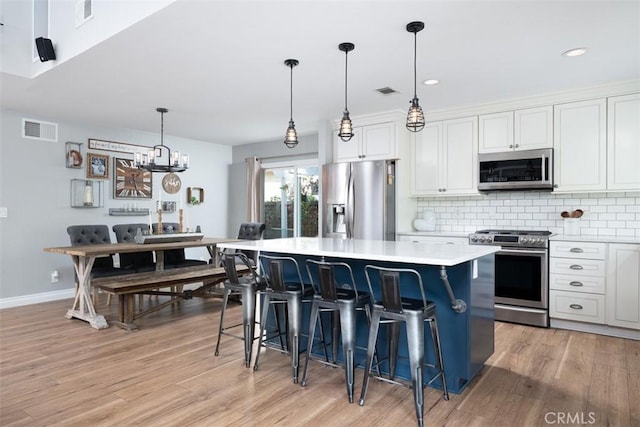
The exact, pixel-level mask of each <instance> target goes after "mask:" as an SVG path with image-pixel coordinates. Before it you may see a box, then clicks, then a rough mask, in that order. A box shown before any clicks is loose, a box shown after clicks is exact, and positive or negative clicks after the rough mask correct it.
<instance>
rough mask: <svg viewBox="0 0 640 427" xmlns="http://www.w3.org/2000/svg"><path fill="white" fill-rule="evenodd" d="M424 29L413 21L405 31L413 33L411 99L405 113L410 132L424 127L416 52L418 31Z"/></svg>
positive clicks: (419, 23)
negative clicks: (419, 96)
mask: <svg viewBox="0 0 640 427" xmlns="http://www.w3.org/2000/svg"><path fill="white" fill-rule="evenodd" d="M423 29H424V22H420V21H414V22H410V23H408V24H407V31H408V32H410V33H413V99H412V100H411V101H409V102H411V106H410V107H409V112H408V113H407V129H409V130H410V131H411V132H420V131H421V130H422V129H424V113H423V112H422V107H420V104H419V102H418V101H419V100H418V90H417V84H416V81H417V78H418V77H417V67H416V62H417V56H418V55H417V54H418V33H419V32H420V31H422V30H423Z"/></svg>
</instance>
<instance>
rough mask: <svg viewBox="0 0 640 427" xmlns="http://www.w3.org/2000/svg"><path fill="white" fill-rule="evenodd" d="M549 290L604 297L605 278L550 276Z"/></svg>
mask: <svg viewBox="0 0 640 427" xmlns="http://www.w3.org/2000/svg"><path fill="white" fill-rule="evenodd" d="M549 289H556V290H559V291H569V292H585V293H589V294H602V295H604V277H589V276H576V275H573V274H571V275H570V274H550V275H549Z"/></svg>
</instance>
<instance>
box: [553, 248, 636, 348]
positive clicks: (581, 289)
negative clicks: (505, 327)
mask: <svg viewBox="0 0 640 427" xmlns="http://www.w3.org/2000/svg"><path fill="white" fill-rule="evenodd" d="M549 317H550V318H551V324H552V326H554V319H560V320H563V321H564V320H569V321H574V322H575V321H577V322H588V323H589V324H595V325H600V326H598V327H599V328H602V329H598V330H593V332H598V333H605V334H608V333H610V334H612V335H616V333H612V331H613V330H614V329H616V328H626V329H624V330H625V331H627V332H626V333H625V334H623V335H618V336H625V337H631V338H635V339H640V335H638V334H637V332H632V331H630V330H631V329H635V330H640V245H637V244H627V243H592V242H564V241H557V242H554V241H552V242H551V245H550V251H549ZM585 324H586V323H585ZM574 325H577V324H574ZM569 329H571V327H569ZM579 330H585V331H589V329H588V328H587V329H579ZM617 330H618V331H622V329H617ZM633 334H636V335H633Z"/></svg>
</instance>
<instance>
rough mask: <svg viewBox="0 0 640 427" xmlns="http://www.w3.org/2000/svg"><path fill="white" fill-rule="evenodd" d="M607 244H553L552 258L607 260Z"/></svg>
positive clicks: (550, 252)
mask: <svg viewBox="0 0 640 427" xmlns="http://www.w3.org/2000/svg"><path fill="white" fill-rule="evenodd" d="M606 253H607V244H606V243H592V242H551V248H550V251H549V255H550V256H552V257H553V256H558V257H564V258H579V259H602V260H603V259H605V255H606Z"/></svg>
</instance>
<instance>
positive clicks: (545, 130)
mask: <svg viewBox="0 0 640 427" xmlns="http://www.w3.org/2000/svg"><path fill="white" fill-rule="evenodd" d="M513 114H514V118H515V134H514V141H513V142H514V144H513V146H514V149H516V150H536V149H539V148H551V147H553V107H552V106H548V107H539V108H527V109H526V110H516V111H514V113H513Z"/></svg>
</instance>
